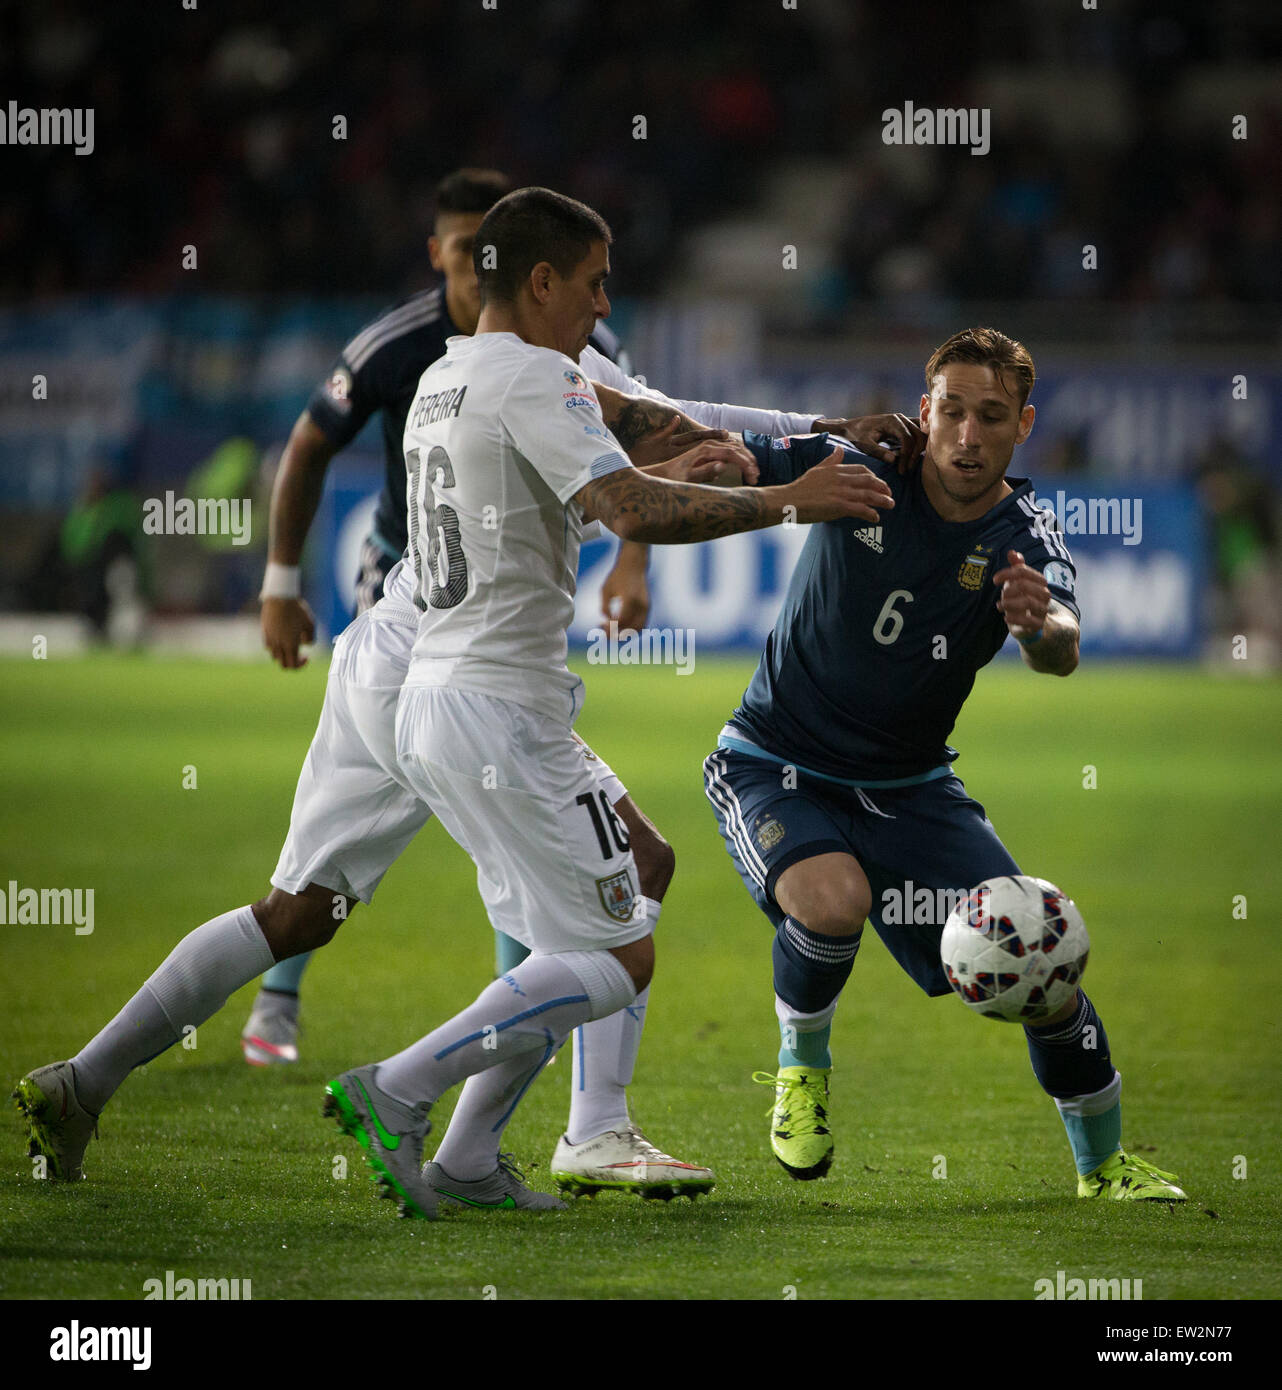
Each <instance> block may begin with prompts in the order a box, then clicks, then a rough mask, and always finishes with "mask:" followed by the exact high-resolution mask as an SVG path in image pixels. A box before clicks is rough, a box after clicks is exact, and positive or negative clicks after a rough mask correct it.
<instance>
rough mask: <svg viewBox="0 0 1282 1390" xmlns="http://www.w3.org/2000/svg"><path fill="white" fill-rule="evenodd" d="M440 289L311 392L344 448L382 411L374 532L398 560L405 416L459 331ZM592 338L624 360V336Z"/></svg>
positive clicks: (347, 353) (344, 355)
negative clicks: (427, 373)
mask: <svg viewBox="0 0 1282 1390" xmlns="http://www.w3.org/2000/svg"><path fill="white" fill-rule="evenodd" d="M458 331H459V330H458V328H456V327H455V325H454V323H453V322H452V321H451V319H450V316H449V311H448V310H447V309H446V306H445V293H444V290H443V289H442V288H440V287H438V288H436V289H434V290H427V291H425V292H424V293H422V294H416V295H414V296H412V297H411V298H410V299H407V300H405V301H404V302H403V303H401V304H397V305H395V306H394V307H393V308H391V309H388V310H386V311H385V312H384V313H382V314H380V315H379V316H378V317H377V318H376V319H374V320H373V321H372V322H370V323H368V324H366V325H365V327H364V328H362V329H361V331H360V332H359V333H358V334H357V335H356V336H355V337H354V338H353V339H352V340H351V342H350V343H348V344H347V346H346V347H345V348H344V349H343V351H342V352H341V353H340V354H339V357H338V360H337V361H336V362H335V363H334V365H333V366H332V367H331V368H330V371H329V375H328V376H327V377H326V378H325V380H324V381H323V382H321V383H320V385H318V386H317V388H316V390H315V391H313V392H312V396H311V399H310V400H309V401H308V403H307V411H308V414H309V415H310V416H311V417H312V419H313V421H315V423H316V425H317V427H318V428H319V429H320V430H321V431H322V432H323V433H324V435H325V437H326V438H327V439H328V440H329V442H330V443H331V444H332V445H333V446H334V448H335V449H336V450H337V449H342V448H344V447H345V446H346V445H348V444H350V443H351V441H352V440H353V439H355V438H356V436H357V435H358V434H359V433H360V431H361V430H362V429H363V428H364V426H365V422H366V421H367V420H368V419H369V417H370V416H371V415H373V414H374V412H375V411H381V412H382V416H383V419H382V426H383V453H384V468H385V477H384V482H383V488H382V491H381V492H380V494H379V499H378V509H377V511H376V512H375V514H374V535H375V538H376V539H377V541H378V543H379V544H380V546H381V548H382V549H383V550H384V551H385V552H386V553H387V554H388V555H390V556H392V557H393V558H395V557H397V556H399V555H400V554H401V553H402V552H403V551H404V549H405V542H406V540H407V538H408V537H407V527H406V516H405V458H404V456H403V454H402V453H401V445H402V441H403V439H404V437H405V425H406V416H407V414H408V412H409V408H410V405H411V403H412V402H413V401H414V399H415V395H416V393H417V391H418V381H419V377H421V376H422V375H423V372H424V370H425V369H426V368H427V367H430V366H431V365H432V363H433V362H435V361H436V360H437V359H438V358H439V357H443V356H444V355H445V344H446V342H447V341H448V339H450V338H452V337H454V336H455V335H456V334H457V333H458ZM591 343H592V346H593V348H594V349H595V354H597V356H598V360H601V361H614V360H616V359H620V358H622V357H623V353H622V349H621V348H620V346H619V340H618V338H616V337H615V336H614V334H613V333H612V332H610V330H609V329H608V328H606V326H605V325H604V324H598V325H597V326H596V329H595V331H594V332H593V334H592V338H591Z"/></svg>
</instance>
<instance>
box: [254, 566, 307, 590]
mask: <svg viewBox="0 0 1282 1390" xmlns="http://www.w3.org/2000/svg"><path fill="white" fill-rule="evenodd" d="M302 595H303V581H302V572H301V571H300V569H299V567H298V566H297V565H278V564H276V563H275V561H273V560H268V562H267V573H266V574H264V575H263V587H262V588H261V589H260V590H259V593H258V597H259V598H301V597H302Z"/></svg>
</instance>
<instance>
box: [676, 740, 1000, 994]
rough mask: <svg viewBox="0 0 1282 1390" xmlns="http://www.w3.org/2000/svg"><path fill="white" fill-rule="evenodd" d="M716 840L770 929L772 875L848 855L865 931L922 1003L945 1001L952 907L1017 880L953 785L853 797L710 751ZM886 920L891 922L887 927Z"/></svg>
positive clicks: (752, 760) (832, 785)
mask: <svg viewBox="0 0 1282 1390" xmlns="http://www.w3.org/2000/svg"><path fill="white" fill-rule="evenodd" d="M703 774H704V786H705V789H706V791H707V794H708V800H709V801H710V802H711V803H712V808H713V810H714V811H715V812H716V816H717V821H718V824H719V825H720V827H721V837H722V839H724V840H725V842H726V848H727V849H728V850H729V851H730V858H731V859H733V860H734V866H735V868H736V869H737V870H738V871H739V877H740V878H742V879H743V881H744V883H745V884H746V885H747V887H748V891H749V892H750V893H751V894H752V896H753V897H754V898H755V899H756V902H757V906H758V907H759V908H761V910H762V912H764V913H765V914H766V916H767V917H769V919H770V921H771V922H772V923H773V924H774V925H775V926H776V927H778V925H779V923H780V922H782V921H783V919H784V917H785V915H786V914H785V913H784V912H783V910H782V909H781V908H780V907H779V904H778V903H776V902H775V899H774V887H775V883H776V882H777V881H778V878H779V875H780V874H782V873H783V871H784V870H785V869H787V868H789V867H790V866H791V865H793V864H796V863H797V862H798V861H799V860H802V859H810V858H813V857H814V856H815V855H817V854H850V855H853V856H854V858H855V859H856V860H857V861H858V863H859V866H860V867H861V868H862V869H863V871H864V873H865V874H866V875H867V877H868V883H869V886H870V887H871V888H872V911H871V912H870V913H869V916H868V920H869V921H870V922H871V923H872V925H873V928H874V930H875V931H876V932H877V935H878V936H880V937H881V939H882V940H883V941H884V942H885V943H886V948H887V950H889V952H890V954H891V955H892V956H894V958H895V959H896V960H897V961H898V962H899V964H900V965H901V966H902V967H903V968H904V970H905V971H907V973H908V975H909V976H910V977H911V978H912V979H913V980H915V981H916V982H917V984H919V985H920V986H921V988H922V989H924V990H925V991H926V993H927V994H931V995H937V994H949V993H951V990H950V989H949V985H948V981H947V979H946V978H945V977H944V969H943V966H942V965H941V964H940V961H939V937H940V933H941V932H942V931H943V928H944V922H945V920H946V919H947V916H948V912H949V911H950V910H951V907H952V906H953V904H954V903H955V902H956V899H957V896H958V895H959V894H960V893H962V892H964V891H965V890H968V889H971V888H973V887H975V885H976V884H977V883H982V882H983V881H984V880H985V879H987V878H997V877H1000V876H1002V875H1005V874H1017V873H1019V866H1018V865H1017V864H1016V863H1015V861H1014V860H1013V859H1012V858H1011V857H1010V855H1009V854H1008V853H1007V851H1006V847H1005V845H1003V844H1002V842H1001V841H1000V840H999V839H998V838H997V832H996V831H995V830H994V829H993V827H992V824H991V823H990V821H989V819H988V817H987V816H986V815H985V814H984V808H983V807H982V806H981V805H980V804H979V802H978V801H975V800H972V798H971V797H969V796H967V795H966V788H965V787H964V786H962V783H961V778H959V777H957V776H956V775H955V774H953V773H951V772H950V773H949V774H948V775H947V776H944V777H938V778H935V779H934V780H933V781H929V782H919V783H916V784H915V785H913V786H910V787H890V788H882V789H878V790H875V791H874V790H870V791H859V790H856V789H855V788H853V787H845V786H842V785H841V784H840V783H836V782H828V781H825V780H824V779H823V778H821V777H814V776H812V775H809V774H807V773H805V772H802V771H800V770H799V769H798V770H795V771H790V772H789V774H788V778H787V781H788V782H789V784H791V783H793V782H795V784H796V785H795V786H791V785H789V786H785V785H784V784H785V777H784V768H783V767H781V766H780V765H779V764H777V763H772V762H768V761H766V760H765V759H764V758H758V757H754V756H753V755H752V754H750V753H741V752H738V751H737V750H735V749H730V748H718V749H717V750H716V752H715V753H710V754H709V755H708V757H707V758H706V760H705V761H704V764H703ZM887 918H889V919H890V920H889V921H888V920H886V919H887Z"/></svg>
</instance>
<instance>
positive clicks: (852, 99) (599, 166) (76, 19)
mask: <svg viewBox="0 0 1282 1390" xmlns="http://www.w3.org/2000/svg"><path fill="white" fill-rule="evenodd" d="M1279 60H1282V9H1279V7H1278V6H1277V5H1276V4H1275V3H1272V0H1270V2H1269V3H1248V2H1247V0H1217V3H1216V4H1215V5H1206V4H1202V3H1191V2H1189V0H1185V2H1184V3H1175V4H1171V3H1165V4H1162V3H1149V0H1132V2H1131V3H1123V4H1117V3H1110V4H1108V5H1102V6H1101V7H1100V9H1099V10H1098V11H1095V12H1091V13H1086V14H1083V12H1082V10H1081V8H1080V7H1079V6H1077V5H1075V4H1068V3H1056V0H1030V2H1029V3H1022V4H1018V5H1012V4H1010V3H1008V2H1007V0H977V3H972V4H968V5H964V6H960V5H951V6H932V7H929V8H928V11H927V12H926V13H924V14H923V15H922V17H921V21H920V24H917V23H916V22H914V24H913V25H912V26H905V23H904V19H903V12H902V11H901V10H900V9H899V7H896V6H888V5H884V4H875V3H872V0H803V3H800V4H798V5H797V7H796V9H795V10H788V9H785V8H784V6H783V5H782V4H765V3H762V4H759V5H755V6H753V7H752V14H751V15H750V16H747V15H745V16H743V23H742V25H741V26H736V25H734V24H732V23H731V22H730V21H729V19H728V17H726V16H725V15H723V14H721V12H720V11H719V10H718V8H717V7H715V6H714V7H709V6H707V5H704V4H701V3H698V0H650V3H647V4H644V5H641V4H637V3H635V0H519V3H518V2H517V0H501V3H500V4H499V5H498V6H497V8H496V9H485V8H483V7H482V4H481V3H480V0H475V3H459V0H409V2H408V3H403V4H398V5H388V4H385V3H382V0H353V3H349V4H345V5H343V6H322V7H317V6H314V5H301V4H296V3H292V2H290V0H287V2H286V3H282V4H278V5H274V6H271V7H267V6H264V5H263V4H262V3H261V0H231V3H223V4H218V5H199V6H198V7H197V8H196V9H194V10H184V9H182V8H181V7H179V6H178V5H173V6H169V7H166V9H165V12H164V13H161V12H159V11H158V9H157V7H155V6H144V5H139V4H132V5H130V4H125V5H124V6H113V7H110V9H102V8H97V7H91V6H88V5H84V4H74V3H69V0H46V3H45V4H43V5H41V6H24V7H22V8H21V9H20V10H19V9H14V10H11V11H10V12H9V15H8V17H7V19H6V33H5V41H4V43H3V45H0V78H2V79H3V81H2V82H0V89H2V90H4V91H5V92H6V93H9V94H20V95H21V99H22V102H23V103H24V104H30V105H33V106H59V107H62V106H91V107H93V108H94V109H95V112H96V122H97V144H96V149H95V151H94V153H93V155H92V156H91V157H88V158H74V159H70V160H68V159H67V158H65V157H64V153H63V152H62V151H59V150H56V149H45V150H40V151H35V152H32V151H24V152H23V153H24V156H25V157H24V158H23V160H22V167H23V171H24V173H25V175H26V176H27V179H28V183H27V187H26V188H25V189H24V190H22V191H19V190H17V189H15V188H13V186H12V185H11V190H10V191H11V192H16V193H18V196H16V197H11V198H8V199H6V206H5V209H4V211H3V212H2V213H0V293H3V294H4V295H5V296H6V297H10V298H13V297H27V296H30V295H33V294H34V295H45V294H61V293H81V292H85V291H91V292H92V291H102V290H117V291H119V290H131V291H146V292H155V291H164V290H170V289H176V288H179V287H180V285H182V287H183V288H188V286H187V285H185V284H183V283H182V282H183V271H182V270H181V268H180V256H179V248H180V247H181V246H182V245H184V244H187V243H191V244H195V245H196V246H198V247H199V248H200V252H201V267H200V268H201V277H200V278H201V289H202V290H204V291H206V292H209V291H222V292H254V291H285V292H307V291H311V292H316V291H322V292H325V293H365V292H369V291H370V290H371V289H373V290H376V291H377V292H378V293H380V294H391V293H395V292H397V291H409V290H411V289H414V288H417V287H419V286H420V285H421V284H422V283H423V282H424V276H425V274H426V271H425V267H424V264H423V259H422V253H421V244H422V235H423V228H424V225H425V222H426V220H427V218H428V216H429V215H430V197H431V188H432V185H433V183H434V181H435V180H436V178H438V177H439V176H440V175H441V174H442V173H444V172H445V171H446V170H447V169H449V168H453V167H457V166H459V165H462V164H481V165H501V166H502V167H504V168H505V169H507V170H508V171H509V172H510V173H511V174H512V175H513V176H514V177H515V178H516V180H517V181H518V182H530V181H535V182H544V183H552V184H555V185H556V186H558V187H561V188H564V189H565V190H567V191H572V192H573V193H575V194H576V195H577V196H579V197H582V198H584V199H585V200H587V201H589V202H591V203H592V204H593V205H595V206H597V207H598V208H599V209H600V210H601V211H602V212H603V213H604V214H605V215H606V216H607V218H608V219H610V220H611V222H612V223H613V224H614V225H615V229H616V233H617V234H618V235H619V236H620V238H621V239H623V241H624V243H625V244H626V248H627V255H626V257H623V256H620V257H619V267H618V271H617V275H616V278H615V282H614V284H615V287H616V288H617V289H618V290H620V291H622V292H625V293H629V294H636V295H653V294H656V293H660V292H662V291H663V290H664V288H665V285H666V284H667V283H668V281H669V279H670V277H671V275H672V273H673V271H674V269H675V265H676V259H675V258H674V248H679V245H680V241H681V238H682V237H683V236H684V235H686V234H687V233H688V232H689V231H690V230H691V228H692V227H695V226H697V225H698V224H699V223H700V222H705V221H716V220H717V219H721V218H725V217H726V216H728V215H732V214H736V213H739V212H742V211H743V210H745V209H747V210H749V212H750V211H751V209H752V208H753V207H754V206H755V205H756V204H757V203H758V202H759V201H760V199H761V197H762V193H763V189H764V188H765V187H766V185H767V183H768V181H769V179H770V178H771V176H772V173H774V172H778V171H781V170H786V169H787V168H788V167H789V165H790V164H794V163H796V162H801V163H804V164H805V166H806V167H808V168H810V167H815V166H818V167H819V168H820V169H821V170H822V169H823V168H824V167H825V166H826V167H827V168H828V170H829V173H830V175H831V182H830V183H828V184H827V186H826V187H825V184H824V182H823V180H822V177H821V178H820V180H819V181H818V182H817V183H815V184H812V185H808V186H807V192H806V193H805V195H804V196H805V197H806V198H807V199H809V198H813V199H814V200H815V203H816V204H818V203H820V202H823V203H826V204H827V205H828V206H827V207H826V208H824V209H823V210H822V211H821V220H823V219H824V218H832V219H833V220H834V221H835V224H836V225H835V230H834V236H833V247H832V255H831V256H830V257H829V258H828V260H827V273H826V275H825V279H824V285H823V288H822V293H821V294H820V295H819V297H818V299H817V300H816V301H815V305H814V307H815V312H816V313H817V314H818V315H819V318H820V319H821V320H822V319H824V318H825V317H831V316H832V315H834V314H837V313H839V312H840V311H841V310H842V309H843V308H844V307H846V306H847V305H849V304H851V303H854V302H861V301H868V300H874V301H875V300H883V301H896V300H899V299H902V298H903V297H904V296H908V297H912V296H914V295H931V294H937V295H944V296H947V297H949V298H954V299H962V300H967V299H977V300H994V299H998V300H1000V299H1009V298H1012V297H1016V296H1019V297H1025V296H1027V297H1041V298H1045V299H1052V300H1055V299H1079V300H1080V299H1099V300H1122V301H1131V302H1139V303H1144V302H1154V301H1171V300H1176V301H1178V300H1190V299H1202V300H1208V299H1209V300H1212V301H1215V300H1229V301H1241V302H1255V303H1258V302H1260V301H1270V302H1276V301H1278V300H1279V299H1282V258H1279V256H1278V254H1277V248H1278V246H1279V244H1280V243H1282V113H1280V110H1279V103H1280V102H1282V96H1280V95H1279V89H1278V85H1277V82H1276V78H1277V71H1278V66H1277V65H1278V63H1279ZM1270 83H1271V84H1272V89H1271V94H1270ZM1225 90H1232V91H1234V92H1236V93H1241V94H1244V95H1246V96H1248V97H1251V96H1253V94H1254V99H1253V101H1252V109H1251V111H1250V115H1251V119H1252V121H1253V122H1254V123H1255V124H1254V125H1253V128H1252V129H1251V131H1250V138H1249V139H1247V140H1245V141H1236V142H1235V141H1230V140H1229V139H1228V138H1227V130H1226V128H1225V123H1224V121H1223V119H1222V117H1221V112H1222V103H1220V102H1219V101H1218V99H1217V97H1218V94H1219V93H1221V92H1222V91H1225ZM906 100H911V101H913V102H915V103H916V105H917V106H919V107H921V106H950V107H960V106H965V107H984V106H988V107H991V108H992V110H993V146H992V150H991V152H990V153H989V154H988V155H987V156H985V157H983V158H974V157H971V156H970V153H969V151H968V150H965V149H961V150H958V149H952V150H936V151H931V152H930V153H931V155H932V157H931V158H927V159H921V158H918V159H915V160H913V161H912V162H911V165H910V166H909V165H905V164H904V162H903V161H898V162H896V161H894V160H888V159H887V158H885V155H886V151H885V148H884V147H883V146H882V145H881V140H880V136H881V112H882V110H883V109H884V108H887V107H902V105H903V103H904V102H905V101H906ZM637 115H645V116H646V119H647V131H646V138H645V139H644V140H637V139H634V138H633V120H634V117H635V116H637ZM336 116H342V117H345V119H346V137H345V139H343V140H335V139H334V138H333V135H334V131H333V120H334V117H336ZM5 153H6V154H8V155H9V161H10V162H11V163H15V161H13V157H12V152H5ZM909 170H910V171H911V172H909ZM834 204H835V207H834V206H833V205H834ZM810 211H811V209H810V208H805V207H802V208H797V209H794V212H795V213H796V214H797V215H798V216H802V215H808V214H809V213H810ZM815 211H820V209H818V208H817V207H816V209H815ZM1137 214H1142V215H1137ZM1085 242H1096V243H1099V244H1101V245H1102V246H1106V247H1107V254H1105V255H1102V256H1101V260H1100V268H1099V272H1098V273H1097V274H1094V275H1082V274H1081V273H1080V247H1081V246H1082V244H1083V243H1085Z"/></svg>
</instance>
